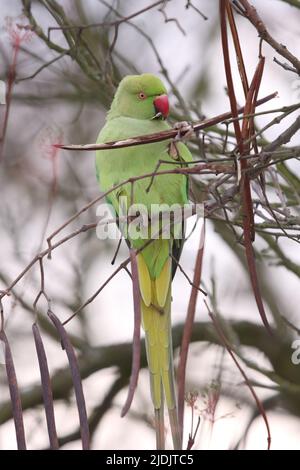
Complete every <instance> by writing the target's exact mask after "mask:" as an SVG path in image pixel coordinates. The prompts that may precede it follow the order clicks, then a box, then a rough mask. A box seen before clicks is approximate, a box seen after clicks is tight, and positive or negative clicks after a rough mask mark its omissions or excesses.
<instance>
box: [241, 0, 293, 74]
mask: <svg viewBox="0 0 300 470" xmlns="http://www.w3.org/2000/svg"><path fill="white" fill-rule="evenodd" d="M234 3H235V4H237V5H239V4H240V5H242V6H243V9H242V10H243V14H244V15H245V17H246V18H248V20H249V21H250V22H251V23H252V24H253V26H254V27H255V28H256V29H257V32H258V34H259V37H261V38H262V39H263V40H264V41H266V42H267V43H268V44H269V45H270V46H271V47H272V48H273V49H275V51H276V52H278V54H280V55H281V56H282V57H284V58H285V59H287V60H288V61H289V62H290V63H291V64H293V66H294V67H295V69H296V70H297V73H298V74H299V75H300V61H299V59H298V58H297V57H296V56H294V55H293V54H292V53H291V52H290V51H289V50H288V49H287V47H286V46H285V45H284V44H280V43H279V42H278V41H276V39H274V38H273V37H272V36H271V34H270V33H269V31H268V30H267V27H266V25H265V23H264V22H263V20H262V19H261V17H260V16H259V14H258V13H257V11H256V9H255V8H254V6H253V5H251V4H250V3H249V2H248V1H247V0H236V1H235V2H234Z"/></svg>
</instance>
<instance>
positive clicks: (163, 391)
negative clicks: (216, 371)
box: [137, 254, 182, 450]
mask: <svg viewBox="0 0 300 470" xmlns="http://www.w3.org/2000/svg"><path fill="white" fill-rule="evenodd" d="M137 263H138V272H139V284H140V291H141V297H142V301H141V310H142V325H143V328H144V330H145V340H146V351H147V359H148V366H149V372H150V386H151V397H152V402H153V405H154V411H155V428H156V444H157V448H158V449H164V441H165V438H164V412H163V405H164V398H165V401H166V404H167V408H168V411H169V420H170V427H171V432H172V438H173V445H174V449H177V450H178V449H181V446H182V445H181V432H180V429H179V425H178V416H177V405H176V393H175V381H174V366H173V351H172V336H171V317H170V314H171V277H172V276H171V260H170V259H167V261H166V262H165V265H164V267H163V269H162V271H161V273H160V275H159V276H158V277H157V278H156V279H155V280H152V279H151V278H150V275H149V271H148V268H147V266H146V263H145V261H144V258H143V256H142V255H141V254H140V255H138V257H137Z"/></svg>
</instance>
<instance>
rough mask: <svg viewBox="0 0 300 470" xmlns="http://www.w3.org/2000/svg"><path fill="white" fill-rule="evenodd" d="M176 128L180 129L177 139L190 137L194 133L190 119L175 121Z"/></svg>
mask: <svg viewBox="0 0 300 470" xmlns="http://www.w3.org/2000/svg"><path fill="white" fill-rule="evenodd" d="M174 129H176V130H178V134H177V135H176V137H175V140H185V139H189V138H190V137H191V136H192V134H193V133H194V128H193V125H192V124H191V123H190V122H188V121H179V122H175V124H174Z"/></svg>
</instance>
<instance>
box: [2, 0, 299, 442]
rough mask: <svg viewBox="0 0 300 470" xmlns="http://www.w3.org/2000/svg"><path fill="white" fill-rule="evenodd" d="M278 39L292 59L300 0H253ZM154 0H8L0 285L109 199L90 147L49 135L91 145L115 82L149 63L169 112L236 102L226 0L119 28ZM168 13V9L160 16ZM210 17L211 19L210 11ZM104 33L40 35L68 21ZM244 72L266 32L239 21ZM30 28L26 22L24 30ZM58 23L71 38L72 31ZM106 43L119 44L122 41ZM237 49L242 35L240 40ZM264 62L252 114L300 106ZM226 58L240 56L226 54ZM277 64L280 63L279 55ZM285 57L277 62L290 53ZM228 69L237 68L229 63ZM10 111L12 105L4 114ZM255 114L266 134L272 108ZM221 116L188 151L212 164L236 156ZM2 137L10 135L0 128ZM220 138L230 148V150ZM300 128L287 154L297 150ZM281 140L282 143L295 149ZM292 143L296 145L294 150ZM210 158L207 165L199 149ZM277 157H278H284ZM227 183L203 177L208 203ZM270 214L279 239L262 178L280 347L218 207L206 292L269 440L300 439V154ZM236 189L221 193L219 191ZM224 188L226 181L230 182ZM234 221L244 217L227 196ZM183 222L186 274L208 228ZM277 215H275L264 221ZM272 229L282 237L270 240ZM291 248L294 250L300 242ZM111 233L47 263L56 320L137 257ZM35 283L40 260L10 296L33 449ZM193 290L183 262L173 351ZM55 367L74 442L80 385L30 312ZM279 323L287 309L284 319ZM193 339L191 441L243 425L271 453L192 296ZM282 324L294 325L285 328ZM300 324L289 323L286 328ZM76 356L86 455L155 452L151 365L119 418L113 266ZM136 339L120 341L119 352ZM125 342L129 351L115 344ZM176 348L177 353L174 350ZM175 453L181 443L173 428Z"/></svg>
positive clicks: (124, 359) (128, 326) (64, 427)
mask: <svg viewBox="0 0 300 470" xmlns="http://www.w3.org/2000/svg"><path fill="white" fill-rule="evenodd" d="M252 3H253V5H255V6H256V7H257V8H258V10H259V14H260V15H261V17H262V18H263V20H264V22H265V24H266V25H267V27H268V30H269V32H270V33H271V34H272V35H273V36H274V37H275V38H276V39H277V40H278V42H280V43H282V44H285V45H286V46H287V48H288V49H289V50H290V51H291V52H292V53H293V54H294V55H295V56H297V57H299V55H300V42H299V34H300V9H299V5H298V2H297V1H294V2H293V1H290V2H289V1H282V0H281V1H280V0H260V1H257V0H256V1H255V0H253V2H252ZM149 5H151V2H150V1H148V0H147V1H146V0H139V1H137V0H126V1H125V0H107V1H105V0H88V1H81V0H63V1H56V2H54V1H52V0H40V1H28V0H23V1H20V0H11V1H10V2H1V18H0V22H1V24H0V26H1V36H0V38H1V44H0V54H1V65H0V66H1V70H0V79H1V80H3V81H4V82H5V83H6V89H7V91H8V92H9V93H8V96H7V98H8V101H7V105H6V106H4V105H0V113H1V122H2V124H1V125H2V141H1V164H0V165H1V166H0V184H1V204H0V221H1V225H0V227H1V229H0V230H1V232H0V236H1V239H0V240H1V243H0V253H1V255H0V259H1V264H0V289H3V290H5V289H6V288H7V287H8V286H9V285H10V283H11V282H12V281H13V280H14V279H15V278H16V277H17V276H18V274H19V273H20V272H21V271H22V270H23V268H24V267H25V266H26V265H27V264H28V263H29V262H30V261H31V260H32V258H33V257H34V256H35V255H36V254H37V253H39V252H40V251H41V250H42V249H44V248H46V247H47V243H46V238H47V237H48V236H49V235H50V234H51V233H52V232H53V231H54V230H55V229H56V228H57V227H59V226H60V225H61V224H62V223H63V222H64V221H66V220H67V219H68V218H69V217H71V216H72V215H73V214H75V213H76V212H77V211H78V210H79V209H80V208H82V207H83V206H84V205H85V204H87V203H88V202H89V201H91V200H92V199H93V198H95V197H97V196H98V195H99V188H98V185H97V181H96V177H95V163H94V154H93V152H78V153H77V152H68V151H62V150H54V149H53V148H52V147H51V143H53V142H64V143H73V144H85V143H93V142H95V141H96V138H97V135H98V133H99V130H100V129H101V127H102V126H103V124H104V120H105V114H106V111H107V109H108V108H109V105H110V102H111V99H112V97H113V95H114V92H115V89H116V86H117V85H118V82H119V80H120V79H121V78H122V77H123V76H124V75H126V74H132V73H143V72H151V73H154V74H157V75H158V76H160V77H161V79H162V80H163V81H164V82H165V83H166V86H167V88H168V90H169V92H170V100H171V105H172V114H171V121H172V122H174V121H179V120H184V119H187V120H193V121H197V120H200V119H201V118H203V116H205V117H212V116H214V115H217V114H220V113H223V112H225V111H228V110H229V108H230V107H229V101H228V96H227V93H226V79H225V74H224V65H223V57H222V47H221V41H220V26H219V8H218V2H217V1H216V0H215V1H208V0H193V2H187V1H184V0H172V1H169V2H165V3H162V4H161V5H158V6H156V7H155V8H151V9H149V10H147V11H145V12H144V13H142V14H139V15H137V16H136V17H133V18H131V19H129V20H128V21H124V22H122V23H121V24H120V25H119V27H118V30H117V35H116V29H115V27H114V26H111V25H110V24H111V23H113V22H115V21H116V20H118V19H120V18H124V17H129V16H131V15H132V14H133V13H135V12H138V11H140V10H141V9H143V8H144V7H147V6H149ZM159 8H163V9H162V10H161V11H159ZM205 18H207V19H205ZM66 22H68V24H70V25H88V24H91V23H105V24H104V25H103V26H101V27H90V28H85V29H81V30H78V29H77V30H67V31H65V32H62V31H61V30H51V31H50V34H49V31H48V28H49V27H57V26H58V25H60V24H67V23H66ZM236 22H237V26H238V30H239V36H240V41H241V47H242V50H243V53H244V60H245V65H246V70H247V72H248V74H249V77H250V78H251V77H252V75H253V73H254V71H255V67H256V65H257V61H258V51H259V38H258V35H257V31H256V29H255V28H254V27H253V26H252V25H251V24H250V22H249V21H248V20H247V19H246V18H243V17H242V16H241V15H238V14H236ZM20 26H21V27H20ZM64 33H65V34H64ZM112 46H113V47H112ZM231 49H232V44H231ZM262 51H263V54H264V55H265V57H266V66H265V71H264V76H263V80H262V85H261V88H260V94H259V97H263V96H266V95H268V94H270V93H272V92H274V91H277V92H278V97H277V98H275V99H274V100H273V101H271V102H268V103H266V104H265V105H263V106H261V107H260V108H259V109H258V111H259V112H261V111H266V110H270V109H282V108H283V107H286V106H291V105H295V104H297V103H299V102H300V81H299V75H297V74H296V73H293V72H291V71H289V70H285V69H284V68H283V67H282V66H280V65H278V64H277V63H275V62H274V60H273V58H274V56H276V57H277V58H280V57H279V56H278V55H277V54H276V53H275V51H274V50H273V49H272V48H271V47H270V46H269V45H268V44H266V43H263V45H262ZM232 58H233V59H234V52H233V53H232ZM281 59H282V58H281ZM281 61H282V62H283V61H284V60H281ZM232 62H233V63H234V60H232ZM233 72H234V81H235V83H236V93H237V100H238V102H239V103H241V104H243V103H244V96H243V90H242V86H241V85H240V80H239V75H238V71H237V69H236V68H235V66H233ZM7 109H8V111H7ZM297 113H298V114H299V110H298V111H297V110H296V111H295V112H294V113H290V114H287V115H286V116H285V118H284V119H282V120H281V121H280V122H278V123H277V124H276V125H272V126H270V127H269V129H267V130H265V132H264V133H263V134H261V136H260V142H259V145H260V148H263V146H264V145H267V143H269V142H272V141H273V140H274V139H275V138H276V137H277V136H278V135H280V134H281V133H282V132H283V131H284V130H285V129H286V128H288V127H289V126H290V125H291V124H292V123H293V122H294V120H295V117H297V116H296V115H297ZM280 115H281V112H278V113H275V114H264V115H260V116H258V117H257V118H256V125H257V128H258V129H261V128H263V127H264V126H266V125H267V124H268V123H270V122H271V121H272V119H274V117H276V116H280ZM225 135H226V126H224V125H218V126H215V127H214V128H213V129H209V130H207V131H206V132H205V133H203V134H202V133H201V135H200V136H199V139H198V142H192V143H191V150H192V151H193V156H194V157H195V158H216V159H217V158H220V157H222V151H223V150H224V149H225V150H226V152H227V153H229V152H230V151H231V150H232V148H233V142H234V139H233V137H232V134H230V133H229V135H228V142H225V144H224V140H225ZM3 137H4V138H3ZM224 145H225V147H224ZM299 145H300V137H299V132H298V135H297V134H295V136H294V137H293V138H292V139H291V141H290V142H289V143H288V145H287V147H288V148H290V149H291V151H293V152H297V151H298V155H299ZM287 147H286V146H285V147H284V148H285V149H286V148H287ZM297 149H298V150H297ZM203 156H204V157H203ZM280 165H281V166H280ZM216 181H217V177H215V176H212V175H209V176H206V177H205V178H204V179H203V180H201V178H200V180H199V178H198V181H197V182H196V183H197V184H198V185H199V187H200V190H201V191H205V193H206V194H207V198H208V199H212V198H214V197H215V193H214V192H213V191H212V187H214V184H215V183H216ZM266 182H267V189H268V191H269V195H270V200H271V201H272V204H274V206H273V207H277V208H278V207H280V208H281V212H280V213H278V214H279V215H278V216H279V217H281V220H282V223H284V224H286V225H285V226H286V227H287V226H288V225H289V223H290V222H291V221H293V226H292V228H293V229H294V230H293V231H292V230H290V229H291V227H289V228H287V231H288V233H289V234H291V235H292V237H288V236H285V234H284V233H283V232H282V231H281V229H280V227H279V228H278V227H277V226H278V224H277V225H276V220H274V218H273V216H272V213H270V212H269V213H267V211H266V209H265V207H263V206H262V205H261V206H260V205H259V201H260V199H261V190H260V188H259V185H258V184H257V182H255V181H254V182H253V186H252V191H253V195H254V199H255V200H257V201H258V202H257V206H256V208H257V212H256V222H257V224H258V225H257V227H258V230H257V236H256V240H255V250H256V259H257V268H258V272H259V277H260V285H261V288H262V293H263V297H264V302H265V305H266V310H267V314H268V318H269V319H270V322H271V323H272V324H273V325H274V327H275V328H276V332H277V335H276V337H274V338H273V339H270V338H269V336H268V333H267V332H266V331H265V330H264V328H263V327H262V326H261V321H260V318H259V314H258V311H257V307H256V304H255V300H254V296H253V292H252V289H251V284H250V281H249V276H248V269H247V267H246V262H245V258H244V254H243V246H242V244H241V243H240V239H239V234H240V232H239V230H240V228H239V227H238V226H237V227H234V226H231V225H230V224H229V225H228V224H226V223H225V222H224V217H225V216H224V213H223V212H222V211H221V210H220V211H219V213H218V212H217V213H216V214H215V215H216V217H212V219H211V220H210V219H209V220H207V226H206V229H207V232H206V242H205V252H204V261H203V273H202V287H203V288H205V289H206V290H207V292H208V299H209V302H210V305H211V306H212V308H213V310H214V312H215V313H216V314H217V315H218V317H219V319H220V321H222V324H224V328H226V332H227V334H228V335H229V337H230V340H231V341H232V343H233V344H234V345H235V348H236V350H237V351H238V353H239V356H240V361H241V363H242V364H243V368H244V369H245V370H246V371H247V375H248V377H249V378H250V379H251V381H252V383H253V384H254V385H255V387H256V392H257V394H258V395H259V397H260V399H261V400H262V402H263V403H264V406H265V408H266V410H267V414H268V419H269V423H270V427H271V433H272V448H273V449H300V445H299V442H300V440H299V438H300V426H299V422H300V421H299V418H300V400H299V396H300V395H299V391H300V388H299V387H300V375H299V371H300V365H298V366H297V365H294V364H293V363H292V360H291V356H292V353H293V351H294V350H293V348H292V342H293V340H294V339H297V337H298V335H299V330H298V332H297V328H296V327H297V326H298V327H300V322H299V313H298V306H299V303H300V289H299V273H300V267H299V259H300V253H299V243H298V242H299V229H298V227H299V226H300V221H299V217H300V212H299V187H300V186H299V161H298V160H297V158H294V159H293V160H288V161H287V162H286V163H281V164H278V165H277V166H272V171H270V172H269V173H268V174H267V175H266ZM225 189H226V186H225V187H224V190H225ZM221 191H222V188H221ZM232 204H233V205H232V207H231V209H230V217H231V216H232V214H234V216H235V217H237V214H238V213H239V210H238V205H237V204H236V205H234V203H232ZM96 208H97V205H96V206H92V207H91V208H90V209H89V210H87V211H86V212H84V213H83V214H82V215H81V216H80V218H79V219H76V220H75V221H74V222H73V223H72V224H71V225H70V226H68V227H66V229H65V231H64V232H62V233H61V234H59V236H58V237H59V238H60V237H61V236H65V235H66V234H68V233H71V232H72V231H74V230H76V229H78V228H80V227H81V226H82V225H83V224H85V223H93V222H96V221H97V216H96ZM194 223H195V220H190V221H189V223H188V228H187V233H188V234H190V236H189V237H188V240H187V242H186V244H185V247H184V251H183V254H182V258H181V265H182V266H183V267H184V269H185V271H186V273H187V274H188V276H189V277H190V278H192V277H193V269H194V263H195V257H196V252H197V248H198V241H199V233H200V228H201V221H200V222H199V223H198V225H197V227H196V229H195V230H193V227H194ZM272 224H273V225H272ZM274 233H275V234H276V233H277V234H278V233H279V234H280V235H279V236H277V235H275V236H274ZM297 241H298V242H297ZM116 246H117V240H116V241H115V240H107V241H102V240H98V239H97V237H96V232H95V230H89V231H87V232H84V233H81V234H79V235H78V236H77V237H74V238H73V239H72V240H70V241H69V242H67V243H64V244H62V245H61V246H60V247H59V248H58V249H56V250H55V251H54V252H53V254H52V259H51V260H49V259H47V260H45V262H44V270H45V289H46V292H47V295H48V296H49V297H50V298H51V305H52V309H53V311H54V312H55V313H56V315H57V316H58V317H59V318H60V319H61V320H62V321H63V320H65V319H67V318H68V317H69V316H70V315H71V314H72V313H73V312H74V311H75V310H76V309H77V308H78V307H79V306H80V305H81V304H82V303H84V302H85V301H86V300H87V299H88V298H89V297H90V296H91V295H92V294H93V293H94V292H95V291H96V290H97V289H98V288H99V286H100V285H101V284H102V283H103V282H104V281H105V279H106V278H107V277H108V276H109V275H110V274H111V273H112V272H113V270H114V269H115V268H116V267H117V266H118V264H119V263H120V262H121V261H122V260H123V259H125V258H126V257H127V256H128V253H127V247H126V244H125V243H123V244H122V245H121V249H120V252H119V254H118V257H117V260H116V263H115V266H112V265H111V260H112V258H113V256H114V253H115V250H116ZM39 290H40V272H39V266H38V264H37V263H36V265H35V266H33V267H32V269H30V270H29V271H28V273H27V274H26V276H25V277H24V278H22V280H21V281H20V282H18V283H17V285H16V286H15V287H14V289H13V291H12V294H11V295H10V296H5V297H4V298H3V308H4V317H5V331H6V334H7V336H8V338H9V341H10V345H11V348H12V352H13V357H14V360H15V367H16V372H17V377H18V382H19V387H20V390H21V394H22V398H23V405H24V409H25V412H24V419H25V430H26V438H27V443H28V447H29V448H31V449H44V448H47V447H48V446H49V442H48V437H47V429H46V422H45V417H44V410H43V405H42V399H41V391H40V385H39V383H40V378H39V369H38V361H37V357H36V352H35V347H34V341H33V337H32V330H31V327H32V323H33V321H34V318H35V311H34V308H33V302H34V300H35V297H36V295H37V294H38V292H39ZM190 290H191V286H190V285H189V284H188V282H187V280H186V279H185V277H184V276H183V274H182V273H180V272H177V274H176V277H175V280H174V288H173V304H172V309H173V313H172V315H173V323H174V325H176V328H177V329H176V331H175V332H174V334H175V335H176V338H177V339H176V340H175V345H177V346H178V345H179V344H180V337H181V332H182V326H183V322H184V319H185V316H186V312H187V306H188V301H189V296H190ZM37 311H38V317H39V324H40V328H41V332H42V335H43V339H44V343H45V348H46V351H47V357H48V361H49V368H50V371H51V375H52V377H53V386H54V389H55V393H54V398H55V413H56V419H57V428H58V434H59V437H60V438H61V439H62V440H61V446H62V447H63V448H69V449H77V448H80V442H79V435H78V415H77V411H76V406H75V398H74V393H73V390H72V387H71V386H67V384H68V383H69V382H68V380H69V379H68V377H69V375H68V374H69V372H68V366H67V361H66V355H65V352H64V351H62V349H61V347H60V343H59V340H58V338H57V335H56V333H55V331H54V330H53V328H52V327H51V325H50V323H49V322H48V321H47V319H46V313H47V302H46V301H45V299H44V298H43V297H41V298H40V300H39V302H38V305H37ZM282 317H284V319H283V318H282ZM195 320H196V327H195V337H193V342H192V344H191V347H190V353H189V360H188V367H187V383H186V391H187V392H192V393H193V394H196V395H197V400H196V409H195V410H194V413H195V415H196V417H197V416H198V415H199V416H200V417H201V424H200V430H199V433H198V434H197V437H196V441H195V446H194V448H195V449H230V448H233V447H234V446H235V445H236V444H237V443H238V441H239V439H241V438H242V437H243V435H244V432H245V429H246V427H247V424H248V422H249V420H252V418H254V420H253V422H252V424H251V427H250V429H249V432H248V433H247V435H246V437H245V439H244V440H243V441H242V442H241V443H240V444H239V446H240V448H246V449H265V448H266V446H267V436H266V430H265V426H264V422H263V420H262V418H261V417H260V416H257V415H256V413H257V412H256V406H255V402H254V400H253V398H252V396H251V394H250V392H249V389H248V388H247V386H246V385H245V384H244V379H243V377H242V376H241V375H240V372H239V371H238V369H237V368H236V366H235V365H234V363H233V362H232V359H231V358H230V357H229V356H228V353H227V352H226V351H224V350H223V348H222V347H221V346H220V345H218V344H216V343H217V342H218V341H217V339H216V337H215V336H214V333H213V331H212V326H211V322H210V319H209V317H208V313H207V309H206V308H205V306H204V303H203V298H202V296H199V299H198V304H197V310H196V318H195ZM287 321H288V322H290V323H291V325H289V324H288V323H287ZM294 325H295V327H294ZM67 331H68V332H69V333H70V335H71V338H72V341H73V344H74V346H75V347H76V351H77V354H78V357H79V362H80V368H81V372H82V378H83V387H84V392H85V397H86V403H87V410H88V414H89V416H90V417H91V420H92V423H93V426H92V427H91V430H92V448H94V449H151V448H153V445H154V439H155V437H154V429H153V417H152V406H151V400H150V396H149V387H148V374H147V370H146V369H145V368H143V369H142V370H141V373H140V378H139V384H138V388H137V391H136V394H135V398H134V402H133V405H132V408H131V410H130V412H129V414H128V415H127V416H126V417H125V418H123V419H121V418H120V410H121V407H122V406H123V403H124V400H125V398H126V392H127V385H128V376H129V374H130V365H131V354H130V342H131V340H132V332H133V301H132V290H131V281H130V278H129V276H128V274H127V273H126V272H125V271H124V270H123V271H121V272H120V273H119V274H118V275H117V276H116V277H115V278H114V279H113V280H112V281H111V282H110V283H109V284H108V285H107V287H106V288H105V289H104V290H103V291H102V292H101V293H100V295H99V296H97V297H96V298H95V300H94V301H93V302H92V303H91V304H89V305H88V306H87V307H86V308H85V309H84V310H83V311H81V312H80V314H79V315H77V316H76V317H75V318H74V319H73V320H72V321H71V322H70V323H69V324H68V326H67ZM124 345H125V346H126V347H125V346H124ZM118 351H119V354H118ZM175 358H176V360H177V358H178V347H177V349H176V352H175ZM0 391H1V394H0V424H1V426H0V447H1V448H2V449H14V448H15V447H16V443H15V436H14V425H13V421H12V419H11V409H10V404H9V392H8V388H7V383H6V375H5V367H4V365H0ZM190 429H191V406H189V403H187V404H186V410H185V435H184V436H185V442H186V441H187V437H188V433H189V432H190ZM167 443H168V446H170V445H171V443H170V439H169V434H168V436H167Z"/></svg>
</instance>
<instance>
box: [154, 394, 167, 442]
mask: <svg viewBox="0 0 300 470" xmlns="http://www.w3.org/2000/svg"><path fill="white" fill-rule="evenodd" d="M154 412H155V434H156V449H157V450H165V420H164V406H163V403H162V406H161V407H160V408H159V409H158V410H154Z"/></svg>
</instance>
